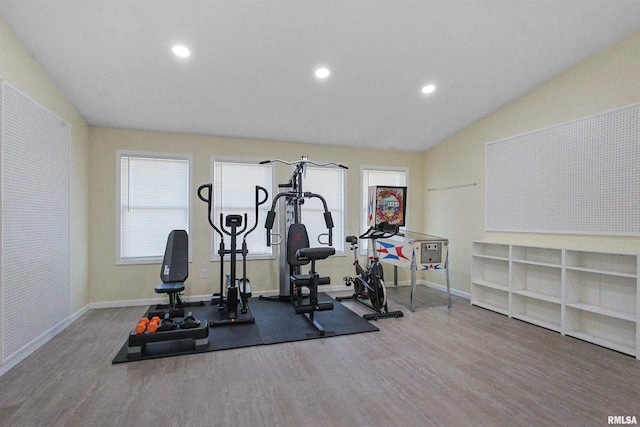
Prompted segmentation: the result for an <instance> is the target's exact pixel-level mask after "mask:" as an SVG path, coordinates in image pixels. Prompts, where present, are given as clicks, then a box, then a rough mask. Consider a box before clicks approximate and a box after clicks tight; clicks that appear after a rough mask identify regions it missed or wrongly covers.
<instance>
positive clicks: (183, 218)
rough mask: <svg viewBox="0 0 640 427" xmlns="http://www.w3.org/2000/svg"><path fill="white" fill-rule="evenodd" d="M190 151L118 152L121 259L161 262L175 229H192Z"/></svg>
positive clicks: (119, 259)
mask: <svg viewBox="0 0 640 427" xmlns="http://www.w3.org/2000/svg"><path fill="white" fill-rule="evenodd" d="M190 164H191V156H188V155H182V156H180V155H175V156H174V155H156V154H151V153H125V152H118V166H117V167H118V178H119V181H120V182H119V183H118V193H119V194H118V201H119V203H118V235H117V240H118V242H117V252H118V253H117V257H118V259H117V263H119V264H128V263H132V264H135V263H154V262H162V258H163V256H164V250H165V247H166V244H167V236H168V235H169V233H170V232H171V230H174V229H175V230H187V232H189V200H190V198H189V188H190Z"/></svg>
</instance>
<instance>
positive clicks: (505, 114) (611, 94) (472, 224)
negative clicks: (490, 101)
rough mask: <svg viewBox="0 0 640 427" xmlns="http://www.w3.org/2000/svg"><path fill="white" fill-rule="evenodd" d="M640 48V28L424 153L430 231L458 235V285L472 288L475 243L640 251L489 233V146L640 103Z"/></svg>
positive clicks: (599, 239)
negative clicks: (486, 197)
mask: <svg viewBox="0 0 640 427" xmlns="http://www.w3.org/2000/svg"><path fill="white" fill-rule="evenodd" d="M639 52H640V31H636V32H634V33H632V34H631V35H629V36H627V37H626V38H624V39H622V40H620V41H619V42H617V43H615V44H613V45H611V46H610V47H608V48H606V49H604V50H602V51H600V52H597V53H596V54H594V55H593V56H591V57H590V58H588V59H586V60H585V61H583V62H581V63H579V64H578V65H577V66H575V67H573V68H571V69H569V70H567V71H566V72H564V73H562V74H560V75H558V76H557V77H555V78H554V79H552V80H550V81H548V82H547V83H545V84H543V85H541V86H539V87H537V88H535V89H534V90H532V91H530V92H529V93H527V94H526V95H525V96H523V97H521V98H519V99H518V100H516V101H514V102H512V103H510V104H508V105H506V106H504V107H503V108H501V109H499V110H498V111H496V112H495V113H493V114H491V115H489V116H487V117H485V118H484V119H482V120H480V121H478V122H477V123H475V124H473V125H472V126H469V127H467V128H466V129H464V130H462V131H461V132H459V133H457V134H456V135H454V136H453V137H451V138H449V139H448V140H446V141H444V142H443V143H441V144H439V145H438V146H436V147H434V148H433V149H431V150H429V151H427V152H426V153H425V154H424V170H425V172H424V174H425V180H426V184H425V185H426V187H425V189H426V191H425V199H424V205H423V206H424V212H425V228H426V229H427V230H428V231H429V232H430V233H434V234H438V235H442V236H447V237H449V238H450V239H451V256H452V259H451V269H450V274H451V281H452V286H453V287H455V288H457V289H459V290H462V291H465V292H469V289H470V271H471V242H472V241H473V240H487V241H497V242H505V243H515V244H523V245H540V246H551V247H570V248H577V249H587V250H603V251H621V252H629V253H640V238H631V237H626V238H625V237H613V236H585V235H559V234H553V235H551V234H537V233H496V232H485V230H484V190H485V188H484V180H485V170H484V160H485V145H486V144H487V143H489V142H493V141H497V140H501V139H504V138H508V137H513V136H517V135H521V134H524V133H527V132H531V131H534V130H538V129H543V128H546V127H550V126H553V125H556V124H560V123H565V122H568V121H572V120H576V119H580V118H583V117H588V116H592V115H596V114H599V113H603V112H606V111H610V110H614V109H617V108H620V107H624V106H628V105H631V104H635V103H638V102H640V54H639ZM463 184H476V185H475V186H470V187H461V188H457V189H450V190H431V191H429V189H432V188H442V187H448V186H456V185H463ZM427 277H428V278H429V280H431V281H434V282H438V283H443V282H442V279H441V278H440V277H438V276H436V275H434V274H429V275H427Z"/></svg>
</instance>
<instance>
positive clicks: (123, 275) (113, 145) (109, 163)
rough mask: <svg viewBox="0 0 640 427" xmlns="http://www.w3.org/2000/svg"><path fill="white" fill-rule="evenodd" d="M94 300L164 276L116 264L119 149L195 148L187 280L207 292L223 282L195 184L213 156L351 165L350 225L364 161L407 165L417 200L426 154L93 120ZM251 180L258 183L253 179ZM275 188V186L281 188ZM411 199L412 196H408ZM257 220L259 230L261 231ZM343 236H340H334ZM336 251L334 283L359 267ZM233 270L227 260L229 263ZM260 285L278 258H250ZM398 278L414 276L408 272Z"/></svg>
mask: <svg viewBox="0 0 640 427" xmlns="http://www.w3.org/2000/svg"><path fill="white" fill-rule="evenodd" d="M90 140H91V150H90V151H91V162H90V166H91V196H90V204H91V215H90V217H91V219H90V223H91V225H90V228H91V249H90V265H91V277H90V283H91V300H92V302H108V301H122V300H138V299H146V298H154V297H157V295H156V294H155V293H154V290H153V288H154V287H155V286H156V285H157V284H158V283H159V274H160V266H159V264H151V265H116V248H115V242H116V187H115V185H116V151H117V150H135V151H147V152H165V153H183V154H192V155H193V166H192V173H193V183H192V190H193V191H192V194H191V197H192V221H193V223H192V229H191V235H190V238H191V241H192V245H193V262H192V263H191V264H190V265H189V269H190V275H189V279H188V280H187V284H186V287H187V289H186V292H185V294H186V295H187V296H189V295H197V296H208V295H211V294H212V293H213V292H217V289H218V286H219V262H211V261H209V259H210V253H209V247H208V246H209V241H210V240H209V239H210V227H209V225H208V223H207V218H206V205H205V204H204V203H202V202H201V201H200V200H199V199H198V198H197V196H196V189H197V188H198V187H199V186H200V185H201V184H205V183H209V182H211V176H210V159H211V156H216V157H223V158H247V159H251V160H253V161H256V162H257V161H260V160H266V159H274V158H280V159H283V160H289V161H295V160H298V159H299V158H300V157H301V156H302V155H307V156H309V158H310V159H311V160H313V161H316V162H337V163H342V164H345V165H347V166H348V167H349V170H347V171H346V206H345V212H346V230H345V231H346V233H347V234H356V233H358V232H359V230H360V225H359V212H360V204H361V202H360V185H361V183H360V182H361V181H360V180H361V176H360V169H361V166H362V165H366V166H371V165H380V166H389V167H404V168H409V180H410V182H409V188H410V190H409V195H408V200H409V201H411V200H416V201H417V200H419V199H420V195H421V194H422V191H423V187H422V182H423V177H422V174H421V159H422V156H421V155H416V153H407V152H398V151H382V150H359V149H349V148H342V147H335V146H324V145H309V144H293V143H282V142H273V141H256V140H246V139H233V138H222V137H206V136H196V135H181V134H171V133H159V132H145V131H133V130H121V129H107V128H94V127H92V128H91V131H90ZM275 171H276V177H275V184H278V183H283V182H287V181H288V179H289V176H290V175H291V170H290V169H289V168H288V167H287V166H285V165H282V164H279V165H277V166H276V169H275ZM249 185H253V184H251V183H249ZM276 190H277V188H276ZM409 203H410V204H411V202H409ZM420 208H421V206H420V203H418V202H416V203H413V204H411V206H410V210H409V214H408V218H409V221H412V218H413V221H415V223H416V224H421V223H422V215H421V212H420ZM263 230H264V228H262V225H259V228H258V229H256V231H255V233H262V232H263ZM334 238H340V239H342V238H343V237H342V236H337V237H336V236H334ZM345 249H346V251H347V254H346V255H345V256H335V257H332V258H330V259H328V260H326V261H321V262H319V263H318V271H319V272H320V273H321V274H323V275H324V274H326V275H330V276H331V281H332V285H340V286H341V285H343V280H342V278H343V277H344V276H346V275H352V274H353V266H352V261H351V254H350V253H349V251H348V247H346V248H345ZM203 268H206V269H208V272H209V274H208V278H207V279H201V278H200V270H201V269H203ZM225 268H226V269H227V271H228V268H229V267H228V266H226V267H225ZM247 276H248V277H249V279H250V280H251V285H252V288H253V289H254V290H256V291H266V290H277V289H278V262H277V260H275V259H274V260H251V261H249V262H248V274H247ZM400 280H408V274H407V273H406V272H405V273H403V275H402V276H401V277H400Z"/></svg>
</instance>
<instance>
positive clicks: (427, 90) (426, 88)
mask: <svg viewBox="0 0 640 427" xmlns="http://www.w3.org/2000/svg"><path fill="white" fill-rule="evenodd" d="M435 90H436V85H431V84H429V85H426V86H424V87H423V88H422V93H425V94H429V93H433V92H434V91H435Z"/></svg>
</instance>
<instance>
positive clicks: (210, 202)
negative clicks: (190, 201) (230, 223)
mask: <svg viewBox="0 0 640 427" xmlns="http://www.w3.org/2000/svg"><path fill="white" fill-rule="evenodd" d="M205 188H206V189H207V190H209V194H208V196H207V197H204V196H203V195H202V190H204V189H205ZM198 197H199V198H200V200H202V201H203V202H205V203H206V204H207V212H208V215H207V219H208V220H209V225H210V226H211V228H213V229H214V230H215V231H216V232H217V233H218V234H219V235H220V238H222V237H223V234H222V231H220V229H218V227H216V225H215V224H214V222H213V221H212V220H211V204H212V200H211V199H213V184H202V185H201V186H200V187H198Z"/></svg>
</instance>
